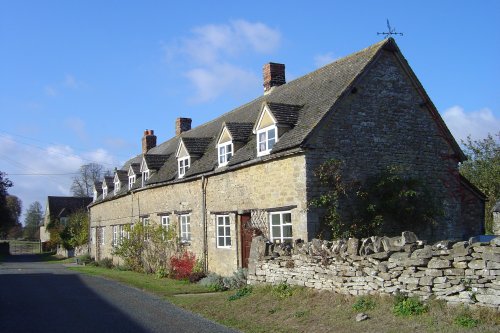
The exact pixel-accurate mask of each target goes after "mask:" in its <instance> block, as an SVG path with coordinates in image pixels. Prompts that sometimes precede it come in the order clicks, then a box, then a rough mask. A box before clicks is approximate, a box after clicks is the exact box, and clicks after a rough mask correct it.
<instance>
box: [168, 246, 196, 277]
mask: <svg viewBox="0 0 500 333" xmlns="http://www.w3.org/2000/svg"><path fill="white" fill-rule="evenodd" d="M195 264H196V256H195V255H194V253H191V252H188V251H186V252H183V253H182V254H181V255H176V256H172V257H170V269H171V272H170V276H171V277H172V278H174V279H177V280H182V279H187V278H188V277H189V275H191V273H192V272H193V268H194V265H195Z"/></svg>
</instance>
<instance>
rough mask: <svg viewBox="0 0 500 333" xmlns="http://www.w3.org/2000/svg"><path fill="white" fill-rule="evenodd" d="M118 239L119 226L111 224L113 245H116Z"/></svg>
mask: <svg viewBox="0 0 500 333" xmlns="http://www.w3.org/2000/svg"><path fill="white" fill-rule="evenodd" d="M119 239H120V226H119V225H114V226H113V246H117V245H118V241H119Z"/></svg>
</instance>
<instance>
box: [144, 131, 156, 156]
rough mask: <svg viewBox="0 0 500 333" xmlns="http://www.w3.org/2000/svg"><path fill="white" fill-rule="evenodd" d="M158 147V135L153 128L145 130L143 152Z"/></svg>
mask: <svg viewBox="0 0 500 333" xmlns="http://www.w3.org/2000/svg"><path fill="white" fill-rule="evenodd" d="M154 147H156V135H155V132H154V131H153V130H148V129H147V130H145V131H144V136H143V137H142V153H143V154H146V153H147V152H148V150H150V149H151V148H154Z"/></svg>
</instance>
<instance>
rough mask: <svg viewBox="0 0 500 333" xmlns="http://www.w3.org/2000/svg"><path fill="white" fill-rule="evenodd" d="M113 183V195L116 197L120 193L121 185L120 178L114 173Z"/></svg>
mask: <svg viewBox="0 0 500 333" xmlns="http://www.w3.org/2000/svg"><path fill="white" fill-rule="evenodd" d="M113 183H114V184H115V189H114V192H113V193H114V194H115V195H116V194H117V193H118V192H119V191H120V188H121V183H120V178H119V177H118V173H115V179H114V181H113Z"/></svg>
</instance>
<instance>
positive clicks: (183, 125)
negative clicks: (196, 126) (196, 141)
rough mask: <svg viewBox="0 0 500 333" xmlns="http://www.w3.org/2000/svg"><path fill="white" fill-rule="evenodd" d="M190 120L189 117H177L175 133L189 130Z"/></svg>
mask: <svg viewBox="0 0 500 333" xmlns="http://www.w3.org/2000/svg"><path fill="white" fill-rule="evenodd" d="M191 122H192V119H191V118H177V119H176V120H175V135H179V134H181V133H183V132H186V131H189V130H190V129H191Z"/></svg>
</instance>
